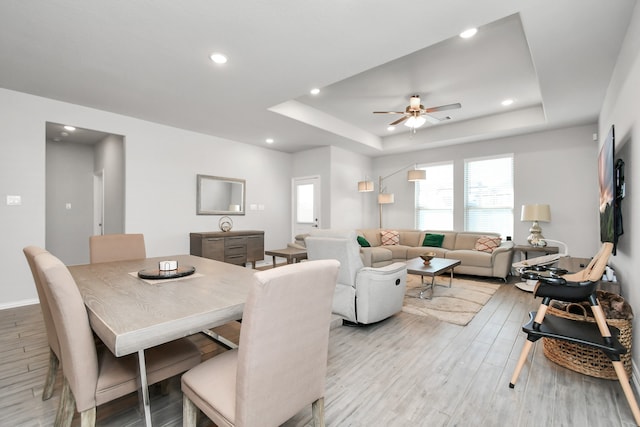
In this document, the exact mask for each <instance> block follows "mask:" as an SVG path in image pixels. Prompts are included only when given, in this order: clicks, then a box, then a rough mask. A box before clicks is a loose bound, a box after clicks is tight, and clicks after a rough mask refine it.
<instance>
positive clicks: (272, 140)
mask: <svg viewBox="0 0 640 427" xmlns="http://www.w3.org/2000/svg"><path fill="white" fill-rule="evenodd" d="M274 141H275V140H274V139H273V138H267V139H265V140H264V142H266V143H267V144H273V143H274Z"/></svg>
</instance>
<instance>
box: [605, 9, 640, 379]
mask: <svg viewBox="0 0 640 427" xmlns="http://www.w3.org/2000/svg"><path fill="white" fill-rule="evenodd" d="M598 125H599V128H600V136H601V138H600V144H601V143H602V140H603V139H604V137H605V136H606V134H607V130H608V129H609V127H610V126H611V125H614V126H615V133H616V137H615V138H616V158H623V159H624V161H625V182H626V190H627V191H626V197H625V199H624V200H623V201H622V215H623V221H624V234H623V235H622V236H620V240H619V241H618V246H617V248H618V249H617V255H616V256H614V257H612V258H611V260H610V262H609V264H610V265H611V266H612V267H613V269H614V270H615V271H616V276H617V278H618V281H619V282H620V285H621V287H622V296H623V297H624V298H625V299H626V300H627V301H628V302H629V303H630V304H631V306H632V307H633V311H634V312H635V315H636V316H638V315H639V314H640V287H639V286H638V280H639V279H638V264H639V263H640V227H636V224H635V221H636V220H637V218H638V217H636V216H635V213H637V212H640V196H638V195H636V194H635V193H636V192H637V191H639V189H640V173H638V170H637V167H638V165H640V157H639V156H640V151H639V150H638V149H636V148H635V144H637V143H638V142H640V7H639V6H638V5H636V7H635V10H634V13H633V16H632V18H631V23H630V25H629V29H628V30H627V37H626V39H625V42H624V44H623V46H622V49H621V50H620V56H619V58H618V61H617V62H616V68H615V71H614V75H613V77H612V79H611V84H610V85H609V89H608V91H607V96H606V98H605V102H604V104H603V107H602V111H601V112H600V119H599V123H598ZM638 340H640V330H639V328H638V327H637V323H636V327H635V328H634V329H633V341H634V342H635V344H634V345H635V346H636V348H637V345H638V343H639V342H640V341H638ZM633 353H634V354H633V362H634V376H635V377H636V378H638V376H639V375H638V371H637V368H638V364H639V363H640V353H639V352H638V351H634V352H633ZM636 384H637V382H636Z"/></svg>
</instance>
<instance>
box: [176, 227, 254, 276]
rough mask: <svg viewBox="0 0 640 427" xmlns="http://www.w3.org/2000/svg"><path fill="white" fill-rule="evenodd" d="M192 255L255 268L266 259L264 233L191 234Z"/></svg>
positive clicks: (214, 232)
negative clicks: (248, 264) (250, 265)
mask: <svg viewBox="0 0 640 427" xmlns="http://www.w3.org/2000/svg"><path fill="white" fill-rule="evenodd" d="M189 237H190V239H191V249H190V250H191V255H196V256H200V257H203V258H210V259H215V260H216V261H223V262H228V263H230V264H237V265H246V264H247V262H250V263H251V264H252V266H253V268H255V267H256V261H261V260H263V259H264V231H255V230H246V231H211V232H202V233H190V234H189Z"/></svg>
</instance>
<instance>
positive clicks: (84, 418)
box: [80, 406, 96, 427]
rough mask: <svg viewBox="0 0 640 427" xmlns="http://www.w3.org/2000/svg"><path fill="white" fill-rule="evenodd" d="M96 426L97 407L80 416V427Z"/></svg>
mask: <svg viewBox="0 0 640 427" xmlns="http://www.w3.org/2000/svg"><path fill="white" fill-rule="evenodd" d="M95 426H96V407H95V406H94V407H93V408H91V409H87V410H86V411H83V412H82V413H81V414H80V427H95Z"/></svg>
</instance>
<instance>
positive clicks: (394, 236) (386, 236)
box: [380, 230, 400, 246]
mask: <svg viewBox="0 0 640 427" xmlns="http://www.w3.org/2000/svg"><path fill="white" fill-rule="evenodd" d="M380 235H381V237H382V245H383V246H391V245H399V244H400V233H398V232H397V231H394V230H382V231H381V232H380Z"/></svg>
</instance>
